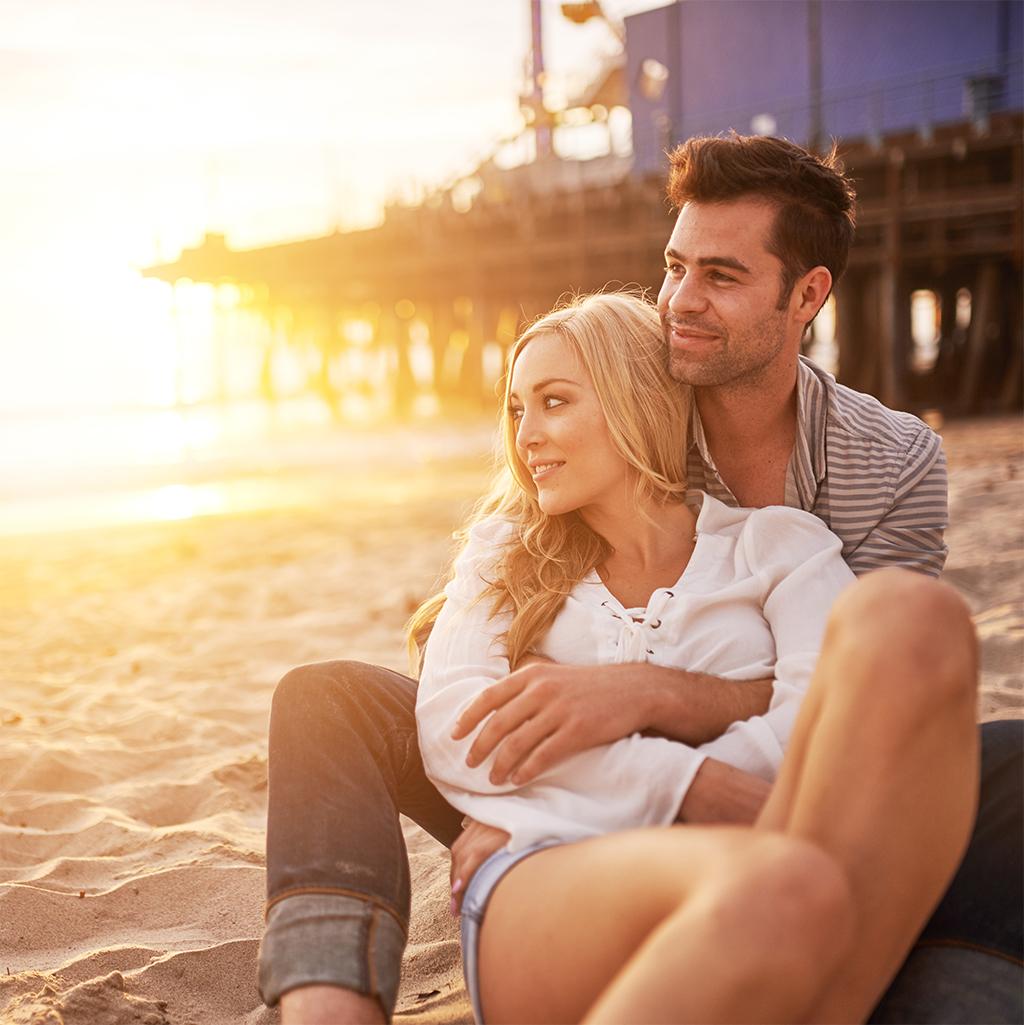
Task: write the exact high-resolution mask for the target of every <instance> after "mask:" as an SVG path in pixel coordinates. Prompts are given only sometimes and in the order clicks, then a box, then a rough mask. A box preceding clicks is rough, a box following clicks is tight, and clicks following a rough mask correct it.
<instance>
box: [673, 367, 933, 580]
mask: <svg viewBox="0 0 1024 1025" xmlns="http://www.w3.org/2000/svg"><path fill="white" fill-rule="evenodd" d="M692 426H693V438H692V441H691V446H690V452H689V456H688V464H687V477H688V479H689V482H690V484H691V486H693V487H697V488H700V489H701V490H702V491H706V492H707V493H708V494H710V495H713V496H714V497H715V498H717V499H719V500H720V501H722V502H725V503H726V504H728V505H738V504H739V503H738V502H737V501H736V497H735V496H734V495H733V493H732V492H731V491H730V490H729V488H728V487H727V485H726V484H725V482H724V481H723V480H722V478H721V477H720V476H719V474H718V470H717V469H716V468H715V463H714V460H713V459H712V458H711V453H710V452H709V451H708V447H707V441H706V439H705V436H704V428H703V426H702V424H701V422H700V416H699V415H698V414H697V410H696V406H695V407H694V414H693V425H692ZM786 505H789V506H793V507H794V508H797V509H803V510H805V511H806V512H812V513H814V514H815V515H816V516H818V517H819V518H820V519H822V520H823V521H824V522H825V524H826V525H827V526H828V527H830V528H831V529H832V530H833V531H834V532H835V533H836V534H838V535H839V537H840V538H841V539H842V542H843V558H844V559H846V561H847V563H848V564H849V566H850V569H852V570H853V572H854V573H856V574H857V575H858V576H860V575H861V574H863V573H867V572H868V571H869V570H873V569H880V568H881V567H883V566H905V567H907V568H908V569H915V570H918V571H919V572H922V573H927V574H929V575H930V576H935V577H937V576H938V575H939V574H940V573H941V572H942V567H943V565H944V564H945V561H946V554H947V551H948V549H947V548H946V544H945V542H944V541H943V533H944V531H945V529H946V526H947V524H948V522H949V509H948V500H947V493H946V457H945V455H944V454H943V451H942V441H941V439H940V438H939V436H938V435H937V434H936V433H935V432H934V431H932V430H931V429H930V428H929V427H928V426H927V425H926V424H925V423H923V422H922V421H921V420H919V419H918V418H917V417H916V416H911V414H910V413H897V412H895V411H893V410H891V409H888V408H887V407H886V406H883V405H882V403H881V402H879V401H878V400H877V399H875V398H872V397H871V396H870V395H865V394H863V393H862V392H857V391H853V389H851V388H847V387H845V386H844V385H841V384H838V383H837V382H836V380H835V378H833V377H832V375H831V374H827V373H826V372H825V371H824V370H822V369H821V368H820V367H817V366H815V364H814V363H812V362H811V361H810V360H808V359H805V358H804V357H802V356H801V357H800V367H799V373H798V381H797V432H796V443H795V444H794V446H793V454H792V456H791V457H790V460H789V467H788V469H787V472H786Z"/></svg>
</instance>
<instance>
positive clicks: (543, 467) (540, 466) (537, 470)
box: [530, 460, 565, 481]
mask: <svg viewBox="0 0 1024 1025" xmlns="http://www.w3.org/2000/svg"><path fill="white" fill-rule="evenodd" d="M564 465H565V462H564V460H563V461H562V462H540V461H538V462H536V463H530V473H531V474H532V475H533V479H534V481H539V480H544V479H545V478H546V477H550V476H551V474H553V473H554V472H555V470H557V469H558V468H559V467H560V466H564Z"/></svg>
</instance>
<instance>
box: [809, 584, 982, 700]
mask: <svg viewBox="0 0 1024 1025" xmlns="http://www.w3.org/2000/svg"><path fill="white" fill-rule="evenodd" d="M823 650H824V652H826V653H827V654H828V655H829V656H830V657H832V658H835V657H838V658H840V659H841V660H842V662H841V664H844V665H846V666H848V667H849V671H850V672H853V671H855V670H858V671H859V672H858V676H859V678H860V679H861V681H862V682H864V683H867V684H868V685H871V686H875V687H878V688H881V689H884V690H886V691H887V692H888V693H889V694H890V695H892V696H903V697H906V698H907V699H908V700H911V701H915V702H916V701H919V700H922V699H926V700H929V701H932V702H934V701H937V700H942V699H943V698H950V699H953V700H957V701H960V700H966V701H968V702H969V703H970V704H971V706H972V707H973V702H974V699H975V692H976V689H977V679H978V655H977V637H976V634H975V630H974V625H973V623H972V622H971V614H970V610H969V609H968V608H967V605H966V604H965V602H964V600H963V599H962V598H961V597H960V595H959V594H958V593H957V592H956V591H955V590H954V589H953V588H952V587H950V586H949V585H947V584H944V583H941V582H940V581H937V580H933V579H931V578H930V577H926V576H924V575H923V574H921V573H915V572H912V571H910V570H905V569H896V568H892V569H883V570H877V571H876V572H874V573H869V574H867V575H866V576H864V577H861V579H860V580H858V581H857V583H856V584H854V585H853V586H852V587H850V588H849V589H848V590H847V591H845V592H844V593H843V594H842V595H840V597H839V599H838V600H837V601H836V603H835V605H834V607H833V609H832V615H831V616H830V618H829V624H828V629H827V632H826V637H825V645H824V649H823ZM844 675H845V674H844Z"/></svg>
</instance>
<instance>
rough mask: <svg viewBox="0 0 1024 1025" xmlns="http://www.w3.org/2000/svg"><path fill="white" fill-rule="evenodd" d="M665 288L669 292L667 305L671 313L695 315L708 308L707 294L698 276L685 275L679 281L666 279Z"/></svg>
mask: <svg viewBox="0 0 1024 1025" xmlns="http://www.w3.org/2000/svg"><path fill="white" fill-rule="evenodd" d="M665 288H666V290H667V292H668V294H667V296H666V302H665V305H666V307H667V309H668V311H669V312H670V313H676V314H683V313H693V312H695V311H700V310H704V309H706V307H707V304H708V297H707V292H706V291H705V289H704V287H703V285H702V284H701V283H700V279H699V277H698V276H697V275H696V274H683V275H682V276H681V277H680V278H678V279H674V278H666V279H665Z"/></svg>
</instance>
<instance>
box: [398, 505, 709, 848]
mask: <svg viewBox="0 0 1024 1025" xmlns="http://www.w3.org/2000/svg"><path fill="white" fill-rule="evenodd" d="M512 529H513V528H512V526H511V524H509V523H508V522H507V521H501V520H495V519H491V520H485V521H483V522H482V523H480V524H478V525H477V526H475V527H474V528H473V529H472V531H471V532H470V536H469V539H468V543H467V545H466V547H465V549H464V550H463V552H462V554H461V555H460V556H459V558H458V560H457V561H456V564H455V574H454V577H453V578H452V580H451V581H450V582H449V584H448V586H447V587H446V588H445V597H446V601H445V604H444V607H443V609H442V611H441V614H440V615H439V616H438V619H437V622H436V623H435V625H434V629H433V631H432V632H431V635H430V639H429V641H428V642H427V648H426V652H425V655H424V660H423V668H422V671H421V674H420V681H419V688H418V691H417V697H416V723H417V728H418V731H419V741H420V752H421V755H422V758H423V764H424V767H425V769H426V771H427V775H428V776H429V777H430V779H431V780H432V781H433V783H434V784H435V785H436V786H437V788H438V790H439V791H440V792H441V794H442V795H443V796H444V797H445V798H446V799H447V800H448V802H449V803H450V804H452V805H453V806H454V807H456V808H458V809H459V811H461V812H463V813H464V814H467V815H471V816H472V817H473V818H475V819H476V820H477V821H479V822H484V823H487V824H489V825H493V826H498V827H499V828H501V829H504V830H507V831H508V832H509V833H510V834H511V840H510V842H509V848H510V849H511V850H518V849H520V848H522V847H525V846H527V845H528V844H531V843H536V842H538V841H541V840H548V839H557V840H566V841H568V840H577V839H583V838H584V837H587V836H595V835H599V834H603V833H607V832H611V831H614V830H618V829H627V828H631V827H636V826H646V825H668V824H670V823H672V822H673V821H674V820H675V817H676V815H677V813H678V811H679V807H680V805H681V804H682V799H683V796H684V794H685V793H686V790H687V789H688V787H689V785H690V782H691V781H692V779H693V777H694V776H695V775H696V773H697V770H698V769H699V768H700V766H701V764H702V763H703V761H704V756H703V755H701V754H699V753H697V752H695V751H693V750H692V749H691V748H688V747H686V746H685V745H682V744H676V743H674V742H672V741H668V740H665V739H662V738H655V737H641V736H640V735H639V734H634V735H633V736H630V737H626V738H624V739H622V740H619V741H616V742H615V743H613V744H606V745H602V746H601V747H595V748H591V749H589V750H587V751H583V752H581V753H580V754H577V755H573V756H571V757H569V758H567V759H565V760H563V761H562V762H560V763H558V764H557V765H555V766H553V767H552V768H551V769H549V770H547V771H546V772H544V773H541V775H540V776H538V777H537V778H536V779H534V780H532V781H531V782H530V783H528V784H525V785H523V786H516V785H515V784H513V783H511V782H506V783H503V784H500V785H497V786H496V785H494V784H493V783H491V782H490V779H489V773H490V771H491V768H492V765H493V761H494V754H493V753H492V754H491V755H490V756H489V757H488V758H487V759H485V761H484V762H483V763H482V764H480V765H478V766H476V767H474V768H470V767H469V766H467V765H466V754H467V753H468V751H469V749H470V747H471V746H472V743H473V740H474V738H475V737H476V734H477V733H478V732H479V730H480V729H482V727H483V724H481V725H480V726H479V727H477V729H476V730H474V731H473V733H472V734H470V735H469V736H467V737H464V738H462V739H460V740H453V739H452V736H451V731H452V729H453V727H454V725H455V720H456V719H457V718H458V716H459V714H460V713H461V712H462V710H463V709H464V708H466V707H467V706H468V705H469V704H470V702H471V701H472V700H473V699H474V698H475V697H476V696H477V695H478V694H479V693H480V692H481V691H482V690H484V689H485V688H486V687H488V686H490V685H491V684H493V683H496V682H497V681H499V680H501V679H502V678H504V677H505V676H507V675H508V673H509V663H508V657H507V653H506V651H505V648H504V645H503V644H502V642H501V640H500V637H501V635H502V634H503V633H504V632H505V631H506V630H507V628H508V624H509V619H510V615H509V613H508V612H507V611H502V612H500V613H498V614H497V615H493V616H492V615H491V612H492V602H491V601H490V599H489V598H487V597H483V598H481V595H482V594H483V593H484V590H485V588H486V584H487V580H488V578H489V575H490V573H492V572H493V570H494V566H495V563H496V561H497V556H498V554H499V552H500V548H501V546H502V545H503V544H504V542H505V541H507V540H508V538H509V537H510V535H511V531H512Z"/></svg>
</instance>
